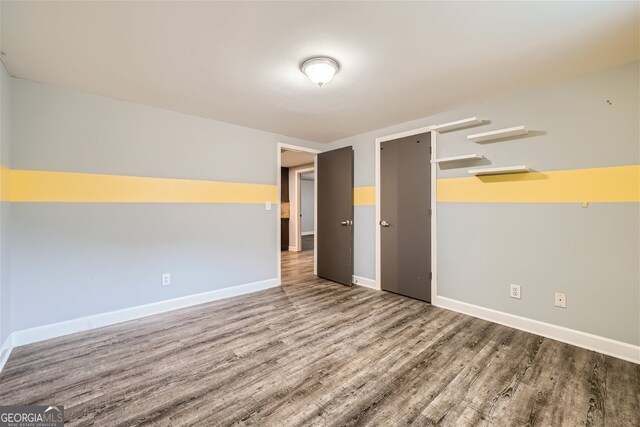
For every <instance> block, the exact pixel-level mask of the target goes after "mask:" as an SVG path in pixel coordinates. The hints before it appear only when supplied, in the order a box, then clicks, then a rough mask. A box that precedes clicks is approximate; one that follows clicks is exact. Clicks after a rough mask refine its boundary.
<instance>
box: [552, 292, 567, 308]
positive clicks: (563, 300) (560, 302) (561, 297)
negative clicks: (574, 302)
mask: <svg viewBox="0 0 640 427" xmlns="http://www.w3.org/2000/svg"><path fill="white" fill-rule="evenodd" d="M554 297H555V302H556V307H560V308H567V295H566V294H561V293H560V292H556V293H555V294H554Z"/></svg>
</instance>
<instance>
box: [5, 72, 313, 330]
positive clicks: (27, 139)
mask: <svg viewBox="0 0 640 427" xmlns="http://www.w3.org/2000/svg"><path fill="white" fill-rule="evenodd" d="M11 88H12V99H11V114H12V142H13V144H12V166H13V168H14V169H30V170H49V171H65V172H86V173H100V174H114V175H135V176H150V177H167V178H186V179H202V180H215V181H231V182H247V183H261V184H273V185H275V184H276V179H277V171H276V167H277V166H276V160H277V150H276V144H277V142H284V143H289V144H296V145H302V146H306V147H311V148H316V149H319V148H320V147H321V146H319V145H318V144H315V143H312V142H308V141H301V140H298V139H294V138H288V137H285V136H281V135H276V134H272V133H268V132H263V131H258V130H254V129H248V128H244V127H240V126H234V125H230V124H225V123H221V122H216V121H213V120H207V119H203V118H198V117H193V116H188V115H184V114H180V113H175V112H171V111H165V110H159V109H155V108H151V107H146V106H141V105H136V104H132V103H127V102H122V101H117V100H113V99H108V98H104V97H100V96H95V95H90V94H85V93H80V92H76V91H71V90H67V89H63V88H58V87H53V86H49V85H44V84H39V83H34V82H30V81H25V80H19V79H11ZM11 211H12V212H11V213H12V219H15V221H12V224H11V228H12V242H11V245H12V257H11V288H12V294H11V302H12V307H13V312H12V330H14V331H16V330H21V329H25V328H30V327H34V326H38V325H44V324H48V323H52V322H58V321H62V320H67V319H73V318H76V317H79V316H86V315H91V314H96V313H101V312H105V311H111V310H117V309H122V308H127V307H131V306H136V305H140V304H147V303H152V302H156V301H161V300H164V299H168V298H175V297H180V296H185V295H190V294H195V293H200V292H205V291H210V290H215V289H220V288H224V287H229V286H234V285H240V284H245V283H250V282H255V281H261V280H267V279H273V278H275V277H276V275H277V268H276V259H277V258H276V254H277V252H276V244H277V238H278V236H276V228H275V224H276V221H277V218H278V212H279V209H277V208H275V209H272V210H271V211H266V210H265V207H264V205H263V204H171V203H13V204H12V205H11ZM161 273H171V275H172V277H171V279H172V284H171V285H170V286H168V287H162V286H160V275H161ZM52 294H55V295H59V298H56V304H55V308H54V309H52V308H51V307H52V306H51V303H50V300H49V298H47V297H46V296H48V295H52Z"/></svg>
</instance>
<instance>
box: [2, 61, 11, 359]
mask: <svg viewBox="0 0 640 427" xmlns="http://www.w3.org/2000/svg"><path fill="white" fill-rule="evenodd" d="M9 80H10V77H9V74H8V73H7V70H5V68H4V64H2V63H1V62H0V164H2V165H3V166H5V167H9V166H11V158H10V154H11V121H10V108H9V105H10V99H11V90H10V89H11V87H10V82H9ZM2 198H3V199H4V197H2ZM9 215H10V208H9V202H5V201H3V202H0V346H1V345H2V344H3V343H4V342H5V340H6V339H7V337H8V336H9V334H10V333H11V323H10V322H11V285H10V282H9V280H10V266H11V263H10V250H9V242H10V239H9V237H10V236H9V234H10V227H9Z"/></svg>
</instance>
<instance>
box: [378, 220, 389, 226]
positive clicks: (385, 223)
mask: <svg viewBox="0 0 640 427" xmlns="http://www.w3.org/2000/svg"><path fill="white" fill-rule="evenodd" d="M380 225H381V226H383V227H389V226H390V225H391V224H389V223H388V222H387V221H380Z"/></svg>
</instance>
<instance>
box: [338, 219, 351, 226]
mask: <svg viewBox="0 0 640 427" xmlns="http://www.w3.org/2000/svg"><path fill="white" fill-rule="evenodd" d="M340 225H353V221H349V220H346V221H342V222H341V223H340Z"/></svg>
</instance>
